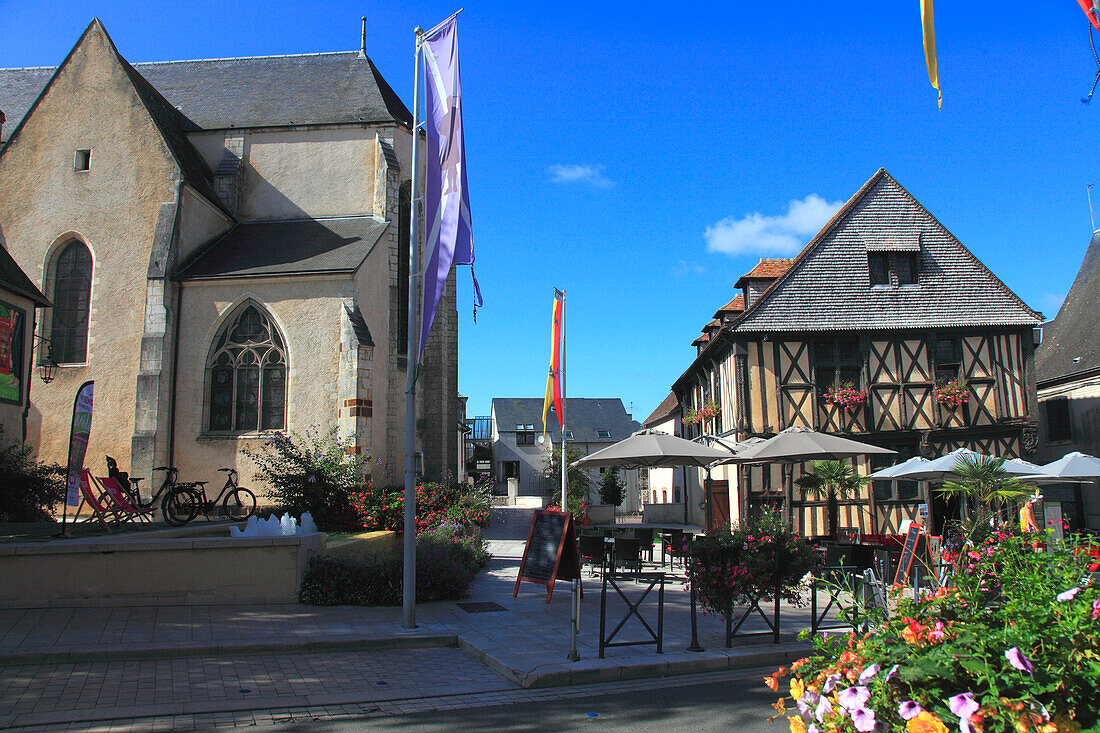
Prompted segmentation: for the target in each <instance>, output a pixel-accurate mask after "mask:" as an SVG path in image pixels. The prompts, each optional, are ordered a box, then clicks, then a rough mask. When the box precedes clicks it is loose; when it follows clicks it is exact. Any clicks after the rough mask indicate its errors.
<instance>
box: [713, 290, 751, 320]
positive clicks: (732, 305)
mask: <svg viewBox="0 0 1100 733" xmlns="http://www.w3.org/2000/svg"><path fill="white" fill-rule="evenodd" d="M743 310H745V296H744V294H743V293H738V294H737V295H735V296H734V297H733V300H731V301H730V302H728V303H726V304H725V305H724V306H722V307H721V308H719V309H718V310H716V311H715V312H714V317H715V318H717V319H718V320H721V319H722V316H723V315H724V314H727V313H731V314H732V313H740V312H741V311H743Z"/></svg>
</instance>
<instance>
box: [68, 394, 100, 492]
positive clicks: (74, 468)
mask: <svg viewBox="0 0 1100 733" xmlns="http://www.w3.org/2000/svg"><path fill="white" fill-rule="evenodd" d="M94 384H95V382H85V383H84V384H82V385H80V390H79V391H77V393H76V400H75V401H74V402H73V425H72V430H71V431H70V432H69V474H68V480H67V482H66V489H67V491H66V494H65V504H66V505H67V506H77V505H79V504H80V474H81V472H82V471H83V470H84V453H85V451H87V450H88V435H89V434H90V433H91V432H92V388H93V385H94Z"/></svg>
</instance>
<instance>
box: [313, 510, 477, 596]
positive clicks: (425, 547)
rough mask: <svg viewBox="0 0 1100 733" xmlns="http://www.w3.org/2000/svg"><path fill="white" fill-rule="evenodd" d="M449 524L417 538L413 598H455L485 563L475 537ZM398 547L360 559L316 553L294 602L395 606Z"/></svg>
mask: <svg viewBox="0 0 1100 733" xmlns="http://www.w3.org/2000/svg"><path fill="white" fill-rule="evenodd" d="M463 532H465V530H464V529H461V530H460V529H458V528H455V527H454V526H453V525H451V526H446V527H439V528H437V529H435V530H432V531H430V532H427V533H425V534H423V535H421V536H419V537H417V538H416V602H417V603H427V602H429V601H443V600H456V599H458V598H462V597H463V596H465V595H466V593H467V591H468V590H469V587H470V583H472V582H473V580H474V578H475V577H476V576H477V574H478V572H480V571H481V570H482V569H483V568H484V567H485V566H486V565H487V564H488V562H489V557H490V556H489V553H488V551H487V550H486V545H487V543H486V542H485V540H483V539H482V538H481V537H480V535H477V534H473V535H470V534H463ZM402 559H403V550H402V548H401V547H397V548H393V549H389V550H383V551H379V552H374V553H369V554H367V555H366V556H365V557H364V558H363V559H362V560H359V561H354V562H353V561H348V560H339V559H335V558H330V557H324V556H320V557H315V558H313V559H312V560H310V563H309V568H308V569H307V570H306V573H305V576H304V577H303V578H302V587H301V589H300V590H299V591H298V598H299V600H300V601H301V602H302V603H304V604H307V605H311V606H400V605H401V600H402V598H401V582H402Z"/></svg>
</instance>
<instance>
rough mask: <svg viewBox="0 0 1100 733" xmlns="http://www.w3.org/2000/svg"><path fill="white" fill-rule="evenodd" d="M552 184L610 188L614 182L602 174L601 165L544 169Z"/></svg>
mask: <svg viewBox="0 0 1100 733" xmlns="http://www.w3.org/2000/svg"><path fill="white" fill-rule="evenodd" d="M546 170H547V172H548V173H549V174H550V180H551V181H553V182H554V183H586V184H588V185H590V186H598V187H599V188H611V187H612V186H614V185H615V182H614V181H612V180H611V179H610V178H608V177H607V176H605V175H604V174H603V166H602V165H576V164H575V163H568V164H565V165H560V164H559V165H552V166H550V167H549V168H547V169H546Z"/></svg>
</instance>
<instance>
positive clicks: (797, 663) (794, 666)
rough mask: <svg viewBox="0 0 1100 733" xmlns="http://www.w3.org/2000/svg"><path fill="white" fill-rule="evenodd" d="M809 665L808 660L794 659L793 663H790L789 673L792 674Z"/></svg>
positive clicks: (803, 658)
mask: <svg viewBox="0 0 1100 733" xmlns="http://www.w3.org/2000/svg"><path fill="white" fill-rule="evenodd" d="M809 663H810V660H809V659H807V658H806V657H802V659H796V660H795V661H793V662H791V671H792V672H794V671H795V670H796V669H801V668H802V667H804V666H806V665H807V664H809Z"/></svg>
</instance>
